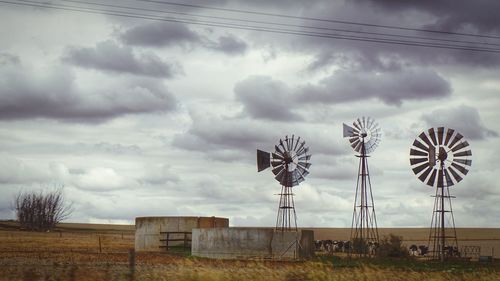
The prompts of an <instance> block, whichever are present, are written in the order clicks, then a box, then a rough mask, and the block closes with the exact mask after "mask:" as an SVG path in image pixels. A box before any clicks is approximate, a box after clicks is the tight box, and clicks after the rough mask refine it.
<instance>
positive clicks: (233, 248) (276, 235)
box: [191, 227, 314, 259]
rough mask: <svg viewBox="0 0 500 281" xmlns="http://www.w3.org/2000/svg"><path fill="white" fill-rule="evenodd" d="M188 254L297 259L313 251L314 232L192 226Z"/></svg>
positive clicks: (223, 257)
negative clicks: (189, 252) (190, 244)
mask: <svg viewBox="0 0 500 281" xmlns="http://www.w3.org/2000/svg"><path fill="white" fill-rule="evenodd" d="M192 237H193V241H192V247H191V254H192V255H193V256H198V257H206V258H217V259H252V258H257V259H297V258H309V257H311V256H312V255H313V254H314V232H313V231H312V230H299V231H298V232H281V231H275V230H274V229H272V228H243V227H230V228H227V227H226V228H211V229H193V235H192Z"/></svg>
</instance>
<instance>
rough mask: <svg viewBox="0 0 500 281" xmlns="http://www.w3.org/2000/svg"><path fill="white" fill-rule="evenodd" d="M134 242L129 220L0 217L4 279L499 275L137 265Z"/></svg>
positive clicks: (433, 267) (465, 270)
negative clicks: (36, 222)
mask: <svg viewBox="0 0 500 281" xmlns="http://www.w3.org/2000/svg"><path fill="white" fill-rule="evenodd" d="M99 241H100V243H99ZM133 245H134V233H133V227H130V226H111V225H107V226H106V225H105V226H102V225H101V226H99V225H77V224H63V225H60V226H59V227H57V228H56V229H55V230H54V231H52V232H44V233H36V232H27V231H20V230H19V229H17V228H16V225H15V224H14V223H4V222H0V280H200V281H201V280H208V281H211V280H213V281H218V280H242V281H245V280H258V281H264V280H271V281H274V280H286V281H299V280H324V281H327V280H366V281H371V280H377V281H378V280H380V281H385V280H388V281H391V280H404V281H413V280H415V281H417V280H418V281H422V280H436V281H444V280H500V265H499V264H497V263H492V264H480V263H477V262H474V263H470V262H458V261H457V262H451V263H446V264H441V263H437V262H425V261H419V260H415V259H412V258H403V259H401V258H399V259H391V258H384V259H366V260H363V259H348V258H345V257H338V256H318V257H317V258H316V259H314V260H311V261H298V262H292V261H288V262H278V261H221V260H210V259H201V258H195V257H191V256H189V254H187V253H183V254H164V253H161V254H152V253H148V254H142V253H141V254H137V256H136V266H135V267H134V268H132V267H129V265H128V260H129V258H128V255H129V253H128V251H129V249H131V248H133Z"/></svg>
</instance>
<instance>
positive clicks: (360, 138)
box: [343, 116, 382, 154]
mask: <svg viewBox="0 0 500 281" xmlns="http://www.w3.org/2000/svg"><path fill="white" fill-rule="evenodd" d="M352 125H353V126H352V127H351V126H349V125H346V124H343V137H344V138H348V140H349V143H350V145H351V147H352V149H354V151H356V152H358V153H362V148H363V147H364V149H365V151H364V153H366V154H369V153H372V152H373V151H375V149H376V148H377V147H378V144H379V143H380V140H381V137H382V132H381V130H380V127H379V125H378V123H376V122H375V119H373V118H371V117H364V116H363V117H361V118H357V119H356V120H354V122H353V123H352Z"/></svg>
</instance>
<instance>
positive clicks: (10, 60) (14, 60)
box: [0, 53, 20, 66]
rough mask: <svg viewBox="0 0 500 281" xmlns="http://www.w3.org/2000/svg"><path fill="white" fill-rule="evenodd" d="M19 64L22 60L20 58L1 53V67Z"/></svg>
mask: <svg viewBox="0 0 500 281" xmlns="http://www.w3.org/2000/svg"><path fill="white" fill-rule="evenodd" d="M19 62H20V60H19V57H18V56H15V55H12V54H8V53H0V66H1V65H8V64H18V63H19Z"/></svg>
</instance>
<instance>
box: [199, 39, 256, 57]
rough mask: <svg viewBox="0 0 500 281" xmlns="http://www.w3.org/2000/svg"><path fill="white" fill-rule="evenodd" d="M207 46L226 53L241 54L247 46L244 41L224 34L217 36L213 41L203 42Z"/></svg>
mask: <svg viewBox="0 0 500 281" xmlns="http://www.w3.org/2000/svg"><path fill="white" fill-rule="evenodd" d="M205 45H206V47H207V48H210V49H213V50H215V51H219V52H222V53H225V54H228V55H241V54H244V53H245V52H246V50H247V48H248V45H247V43H245V41H243V40H241V39H239V38H237V37H235V36H233V35H225V36H221V37H219V39H218V40H217V41H215V42H211V43H205Z"/></svg>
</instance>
